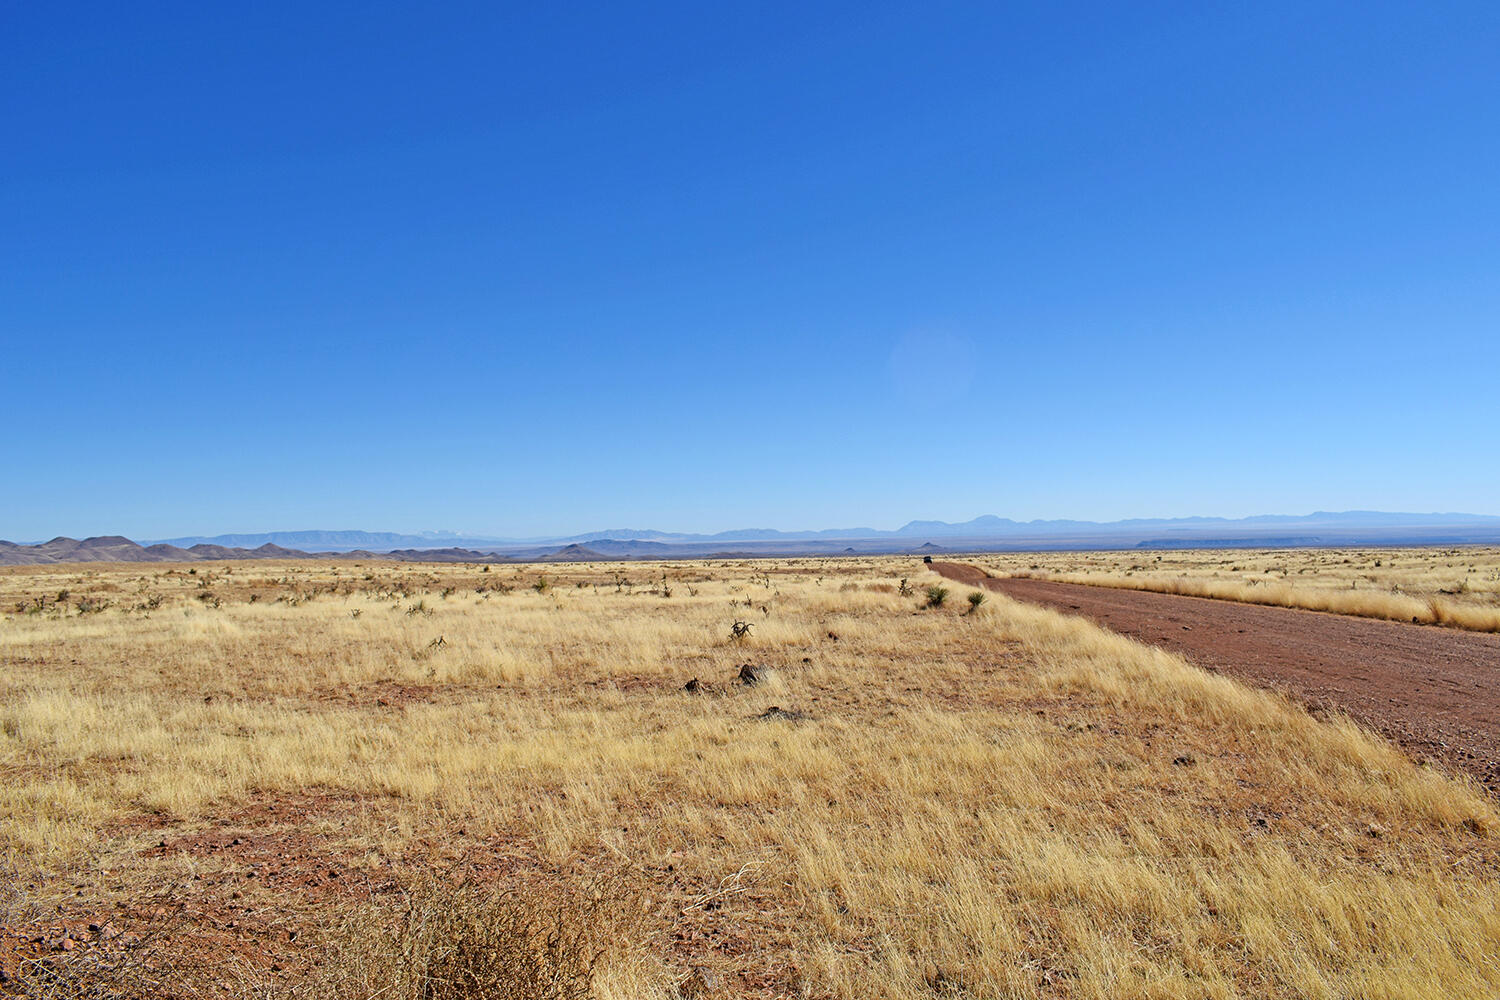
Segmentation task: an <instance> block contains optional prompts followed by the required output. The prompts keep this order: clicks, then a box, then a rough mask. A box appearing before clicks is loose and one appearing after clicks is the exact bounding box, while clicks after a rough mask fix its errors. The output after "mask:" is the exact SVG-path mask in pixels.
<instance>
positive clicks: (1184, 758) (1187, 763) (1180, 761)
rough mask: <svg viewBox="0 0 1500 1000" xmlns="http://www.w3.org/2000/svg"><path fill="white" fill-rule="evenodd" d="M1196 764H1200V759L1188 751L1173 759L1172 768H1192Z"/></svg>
mask: <svg viewBox="0 0 1500 1000" xmlns="http://www.w3.org/2000/svg"><path fill="white" fill-rule="evenodd" d="M1196 763H1198V758H1197V757H1195V756H1193V755H1192V753H1190V752H1187V751H1184V752H1183V753H1180V754H1178V755H1177V756H1176V757H1173V758H1172V766H1174V767H1192V766H1193V765H1194V764H1196Z"/></svg>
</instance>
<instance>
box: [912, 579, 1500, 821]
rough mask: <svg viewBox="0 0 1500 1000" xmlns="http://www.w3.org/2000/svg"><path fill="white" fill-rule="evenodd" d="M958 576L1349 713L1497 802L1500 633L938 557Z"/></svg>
mask: <svg viewBox="0 0 1500 1000" xmlns="http://www.w3.org/2000/svg"><path fill="white" fill-rule="evenodd" d="M932 568H933V569H934V570H936V571H937V572H938V573H941V574H942V575H943V576H945V577H948V578H949V579H951V580H957V581H959V582H961V583H966V584H969V585H970V586H976V587H977V586H984V587H986V588H988V589H990V590H994V591H998V592H999V593H1002V594H1005V595H1006V596H1008V597H1013V598H1016V599H1017V600H1022V601H1030V602H1032V603H1034V604H1041V605H1045V606H1047V607H1050V608H1055V609H1057V610H1059V611H1063V612H1065V613H1069V614H1078V615H1082V616H1084V617H1086V618H1091V619H1093V620H1094V621H1095V622H1097V623H1098V624H1100V625H1103V626H1105V627H1106V628H1110V629H1113V630H1114V631H1116V632H1119V633H1121V634H1122V635H1128V636H1130V637H1131V638H1133V639H1138V640H1140V641H1141V642H1144V643H1148V644H1150V645H1153V646H1160V647H1162V648H1164V649H1168V650H1171V651H1172V652H1174V653H1181V654H1182V655H1183V656H1186V657H1187V658H1188V659H1189V660H1192V661H1193V662H1194V663H1196V664H1198V665H1199V666H1202V667H1205V668H1207V669H1209V670H1214V671H1218V672H1222V673H1225V674H1229V675H1231V676H1234V677H1238V678H1240V679H1243V680H1246V681H1250V682H1252V683H1255V684H1259V685H1262V686H1264V687H1271V688H1275V689H1277V690H1280V691H1284V692H1286V693H1287V694H1290V695H1292V696H1293V697H1296V698H1299V699H1301V700H1302V701H1303V702H1304V703H1306V704H1307V706H1308V707H1309V708H1310V709H1311V710H1313V711H1314V712H1325V711H1330V710H1336V711H1341V712H1344V713H1346V714H1348V715H1349V716H1350V717H1352V718H1354V719H1355V720H1357V721H1358V722H1360V723H1361V724H1363V725H1365V726H1368V727H1369V728H1371V729H1374V730H1376V731H1377V732H1380V733H1382V734H1384V735H1385V736H1386V737H1388V738H1389V739H1391V740H1393V741H1395V742H1396V743H1398V744H1400V745H1401V746H1402V747H1405V748H1406V750H1407V751H1408V752H1409V753H1411V754H1412V756H1414V757H1415V758H1417V759H1418V760H1431V761H1434V762H1437V763H1440V764H1441V765H1443V766H1444V767H1447V768H1450V769H1452V770H1456V771H1462V772H1464V773H1467V774H1470V775H1472V776H1473V777H1475V778H1477V779H1478V780H1479V781H1480V782H1481V783H1483V784H1484V785H1485V786H1486V787H1487V788H1488V789H1489V790H1490V792H1491V794H1493V795H1496V796H1497V797H1500V635H1493V634H1486V633H1478V632H1463V631H1459V630H1457V629H1451V628H1442V627H1437V626H1427V625H1407V624H1402V623H1399V622H1387V621H1377V620H1375V619H1370V618H1355V617H1351V616H1348V615H1333V614H1325V613H1323V612H1319V611H1299V610H1294V609H1291V608H1274V607H1265V606H1262V605H1257V604H1241V603H1239V602H1236V601H1221V600H1211V599H1207V598H1201V597H1178V596H1176V595H1172V594H1155V593H1150V592H1148V591H1140V590H1120V589H1114V588H1110V587H1090V586H1083V585H1081V584H1072V583H1054V582H1052V581H1050V580H1028V579H1014V578H1010V579H1001V578H995V577H990V576H987V575H986V574H985V573H984V571H983V570H981V569H978V568H977V567H974V566H969V565H966V564H963V563H945V562H935V563H933V564H932Z"/></svg>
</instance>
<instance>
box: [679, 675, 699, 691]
mask: <svg viewBox="0 0 1500 1000" xmlns="http://www.w3.org/2000/svg"><path fill="white" fill-rule="evenodd" d="M682 689H683V690H684V691H686V692H687V693H688V694H697V693H698V692H699V691H702V690H703V682H702V681H700V680H699V679H698V678H696V677H694V678H693V679H692V680H690V681H688V682H687V683H686V684H684V685H683V686H682Z"/></svg>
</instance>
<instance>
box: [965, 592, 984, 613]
mask: <svg viewBox="0 0 1500 1000" xmlns="http://www.w3.org/2000/svg"><path fill="white" fill-rule="evenodd" d="M983 603H984V592H983V591H979V590H976V591H974V592H973V593H971V594H970V595H969V614H971V615H972V614H973V613H974V612H976V611H978V610H979V606H980V605H981V604H983Z"/></svg>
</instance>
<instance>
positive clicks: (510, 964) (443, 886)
mask: <svg viewBox="0 0 1500 1000" xmlns="http://www.w3.org/2000/svg"><path fill="white" fill-rule="evenodd" d="M629 881H630V880H629V878H628V877H627V876H626V875H625V874H624V873H622V872H619V871H606V872H604V873H600V874H595V875H594V876H592V877H590V878H587V879H586V880H585V881H583V882H582V883H580V884H567V883H564V882H561V881H558V880H548V881H537V880H530V881H524V882H522V883H521V884H520V885H519V886H511V887H508V888H505V889H500V888H497V887H495V886H494V885H492V884H489V883H487V882H484V881H480V880H476V879H475V878H474V877H473V876H472V875H458V876H455V875H453V874H422V875H419V876H418V877H417V879H416V881H415V884H414V885H412V886H410V887H409V888H408V889H407V890H406V891H405V892H404V893H403V895H402V896H401V897H400V900H399V903H398V904H397V905H396V906H395V907H394V909H395V910H396V912H395V914H394V915H392V914H391V913H389V912H388V910H390V909H392V907H390V906H386V907H380V906H369V907H361V908H359V909H358V910H357V911H356V912H355V914H354V915H353V916H352V917H351V918H349V919H346V920H345V921H344V923H343V924H342V926H341V927H340V928H339V929H338V930H337V931H336V932H335V933H334V934H332V935H330V936H329V939H328V940H327V941H326V943H325V948H326V950H327V954H328V961H327V962H326V964H325V965H324V967H323V968H321V969H320V970H318V971H317V972H316V973H314V974H311V975H309V976H308V977H307V978H306V979H305V980H304V981H303V982H301V983H299V984H296V985H294V986H292V987H291V988H289V989H287V990H286V991H285V992H281V993H279V994H278V995H279V996H280V997H283V998H285V1000H297V998H303V997H306V998H309V1000H322V998H327V1000H594V998H599V997H602V996H617V995H619V991H620V990H621V989H622V988H628V989H629V991H630V995H631V996H636V997H641V998H643V1000H644V998H647V997H649V996H652V995H663V994H664V990H665V988H666V985H667V984H666V983H664V982H663V981H661V980H660V978H659V977H657V978H655V979H653V978H652V976H651V975H650V974H649V973H646V974H642V972H643V969H644V968H645V966H643V965H641V964H640V963H632V962H631V961H630V960H631V959H633V958H638V955H637V954H636V952H637V951H638V949H639V948H640V945H641V940H640V938H641V929H642V924H641V913H640V907H639V905H633V904H635V903H636V902H637V901H636V900H634V899H633V897H632V896H631V895H630V894H628V891H627V888H628V886H629ZM622 967H623V968H624V969H625V970H626V972H627V974H628V975H627V976H622V975H621V969H622ZM624 979H628V980H629V981H628V982H625V981H622V980H624Z"/></svg>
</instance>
